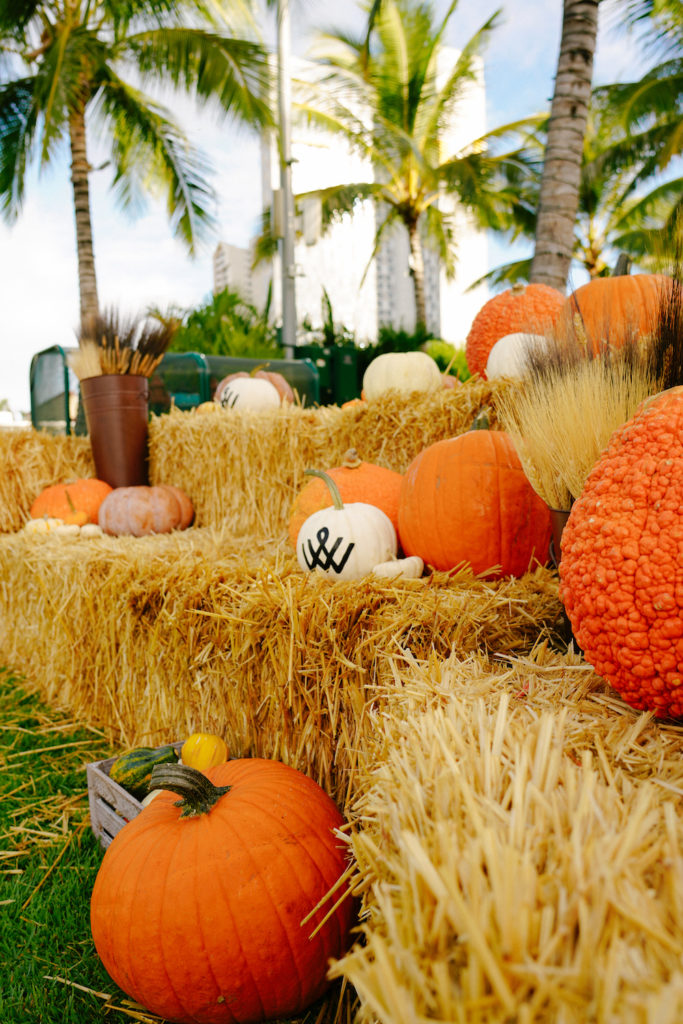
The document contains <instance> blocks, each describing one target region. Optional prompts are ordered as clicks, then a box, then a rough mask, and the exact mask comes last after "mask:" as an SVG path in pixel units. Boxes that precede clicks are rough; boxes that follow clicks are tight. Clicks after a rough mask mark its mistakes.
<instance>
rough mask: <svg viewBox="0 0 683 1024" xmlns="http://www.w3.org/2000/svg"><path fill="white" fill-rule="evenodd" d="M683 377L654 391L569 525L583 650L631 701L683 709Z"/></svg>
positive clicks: (568, 557)
mask: <svg viewBox="0 0 683 1024" xmlns="http://www.w3.org/2000/svg"><path fill="white" fill-rule="evenodd" d="M682 438H683V387H676V388H671V389H670V390H668V391H664V392H662V394H661V395H658V396H655V397H652V398H649V399H646V400H645V401H644V402H643V403H642V404H641V405H640V407H639V409H638V410H637V412H636V413H635V415H634V416H633V417H632V418H631V419H630V420H629V421H628V422H627V423H625V424H624V426H622V427H619V429H618V430H616V431H615V432H614V433H613V434H612V437H611V438H610V441H609V444H608V445H607V447H606V448H605V450H604V451H603V453H602V455H601V456H600V458H599V459H598V461H597V462H596V464H595V466H594V467H593V469H592V470H591V473H590V474H589V476H588V479H587V481H586V483H585V485H584V488H583V490H582V492H581V496H580V497H579V498H578V499H577V500H576V501H575V502H574V504H573V506H572V510H571V512H570V515H569V518H568V521H567V525H566V526H565V528H564V531H563V533H562V558H561V561H560V596H561V598H562V601H563V603H564V606H565V609H566V611H567V615H568V616H569V620H570V622H571V625H572V631H573V633H574V635H575V637H576V639H577V641H578V643H579V644H580V646H581V649H582V650H583V652H584V657H585V659H586V661H588V662H589V663H590V664H591V665H592V666H593V668H594V669H595V671H596V672H597V673H598V674H599V675H601V676H602V677H603V678H604V679H606V680H607V682H608V683H609V684H610V686H612V687H613V688H614V689H615V690H616V691H617V692H618V693H619V694H620V695H621V697H622V698H623V699H624V700H625V701H626V703H628V704H630V705H631V706H632V707H634V708H637V709H639V710H650V711H653V712H654V713H655V714H656V715H659V716H672V717H677V718H678V717H680V716H682V715H683V617H682V616H681V599H682V595H683V561H682V559H681V552H683V519H682V517H681V508H683V442H682V440H681V439H682Z"/></svg>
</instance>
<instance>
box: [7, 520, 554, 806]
mask: <svg viewBox="0 0 683 1024" xmlns="http://www.w3.org/2000/svg"><path fill="white" fill-rule="evenodd" d="M0 577H1V578H2V580H3V587H2V588H1V590H0V662H4V663H5V664H8V665H11V666H12V667H13V668H14V669H15V670H17V671H20V672H22V673H24V674H25V675H26V676H28V677H29V678H30V679H32V680H33V681H35V682H36V683H37V684H38V685H39V687H40V690H41V692H42V693H43V695H44V696H45V698H46V699H47V700H48V701H50V702H52V703H58V704H59V705H60V706H67V707H69V708H71V709H72V711H73V713H74V714H75V715H76V716H77V717H78V718H80V719H82V720H83V721H86V722H88V723H90V724H92V725H94V726H96V727H98V728H101V729H103V730H104V731H105V732H106V733H107V734H108V735H109V736H110V737H111V738H112V739H113V740H115V741H116V742H117V743H119V744H121V745H125V746H130V745H135V744H140V743H144V744H149V743H160V742H162V741H168V740H172V739H179V738H182V737H183V736H185V735H187V734H188V733H190V732H193V731H195V730H197V729H207V730H210V731H217V732H220V733H221V734H223V735H224V736H225V737H226V740H227V742H228V745H229V747H230V749H231V750H232V752H233V754H234V755H246V754H250V755H258V756H263V757H272V758H277V759H279V760H282V761H284V762H285V763H288V764H292V765H294V766H295V767H298V768H300V769H302V770H303V771H305V772H306V773H307V774H310V775H311V776H312V777H313V778H315V779H316V780H317V781H318V782H319V783H320V784H321V785H323V786H324V788H325V789H327V791H328V792H330V793H331V794H333V795H334V796H335V797H336V798H337V799H339V800H340V801H341V802H342V803H345V802H346V800H347V798H348V795H349V794H350V793H351V792H352V791H353V789H354V786H355V782H354V779H355V773H356V769H357V765H358V761H359V758H360V757H361V756H362V751H363V749H364V747H365V744H366V739H367V735H366V730H367V729H368V722H369V719H368V715H367V712H368V709H369V708H371V707H372V706H373V702H375V700H376V699H377V693H378V689H377V688H378V687H380V691H379V692H380V693H384V689H383V687H385V683H386V677H387V673H388V672H389V671H390V669H389V665H390V660H391V658H392V657H395V656H396V655H397V654H400V653H404V654H405V653H406V652H410V653H411V655H412V656H413V657H415V658H419V659H429V658H432V659H442V658H445V657H448V656H449V655H450V654H451V652H452V651H456V652H457V653H458V655H459V656H461V657H465V656H467V655H469V654H471V653H473V652H474V651H477V650H480V651H483V650H489V651H491V652H495V651H506V652H517V653H523V652H524V651H526V650H527V649H528V648H529V646H530V645H532V644H533V643H534V641H535V640H536V638H537V636H538V634H539V632H540V631H542V630H543V624H544V623H552V622H553V621H554V620H555V619H556V618H557V616H558V614H559V611H560V606H559V602H558V598H557V579H556V577H555V576H554V574H553V573H551V572H549V571H548V570H545V569H538V570H537V571H536V572H535V573H531V574H529V575H528V576H527V577H525V578H524V579H516V580H515V579H510V580H505V581H501V582H499V583H497V584H495V585H493V584H491V583H490V582H485V581H482V580H479V579H476V578H475V577H474V576H473V575H472V573H471V572H470V571H469V570H467V571H465V570H463V571H462V572H460V573H458V574H456V575H454V576H452V577H448V576H446V575H444V574H435V575H434V576H432V577H430V578H426V579H424V580H407V581H402V582H400V583H398V582H397V583H392V582H389V581H386V580H381V579H379V578H375V577H368V578H366V579H364V580H362V581H360V582H351V583H345V582H340V583H331V582H330V581H329V580H328V579H327V578H324V577H320V576H318V575H310V574H306V573H303V572H302V571H301V570H300V569H299V567H298V565H297V563H296V559H295V557H294V555H293V554H292V553H291V552H290V551H289V550H288V549H285V547H284V545H281V546H279V547H278V545H277V544H275V543H274V542H272V541H271V542H260V543H257V542H255V541H254V540H253V539H241V538H234V537H232V536H231V535H229V534H227V533H225V532H218V531H212V530H209V529H207V528H204V529H200V528H194V529H192V530H188V531H184V532H179V533H175V534H169V535H163V536H151V537H142V538H106V537H105V538H102V539H100V540H97V541H93V542H87V541H82V540H74V541H69V542H66V543H65V542H63V541H61V540H59V539H57V538H54V537H52V536H51V535H47V536H45V537H44V538H41V540H40V543H36V541H35V540H31V539H30V538H26V537H24V536H23V535H22V534H17V535H16V536H14V537H4V538H0Z"/></svg>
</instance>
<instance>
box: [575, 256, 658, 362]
mask: <svg viewBox="0 0 683 1024" xmlns="http://www.w3.org/2000/svg"><path fill="white" fill-rule="evenodd" d="M672 288H673V278H670V277H667V276H666V275H664V274H633V275H629V274H623V275H619V276H618V277H597V278H595V279H594V280H592V281H588V283H587V284H584V285H582V286H581V287H580V288H577V289H576V291H575V292H572V294H571V295H569V296H568V298H567V299H566V300H565V302H564V304H563V306H562V309H561V310H560V315H559V317H558V321H557V325H556V329H557V333H558V336H559V338H560V339H561V340H563V341H568V342H570V343H576V342H578V343H580V344H584V343H586V344H588V345H589V346H590V349H591V351H592V353H593V355H597V354H598V352H600V351H601V349H602V348H604V347H605V346H606V345H609V346H610V347H611V348H622V347H623V346H624V344H625V343H626V342H627V341H632V342H638V341H640V340H641V339H646V338H647V337H648V336H651V335H652V334H653V333H654V331H655V329H656V326H657V319H658V316H659V312H660V307H661V305H662V302H663V301H665V300H666V297H667V295H668V294H669V293H670V291H671V289H672Z"/></svg>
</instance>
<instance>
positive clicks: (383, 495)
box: [288, 448, 403, 548]
mask: <svg viewBox="0 0 683 1024" xmlns="http://www.w3.org/2000/svg"><path fill="white" fill-rule="evenodd" d="M327 473H328V475H329V476H331V477H332V479H333V480H334V482H335V483H336V485H337V487H338V489H339V494H340V496H341V499H342V501H343V502H344V503H345V504H347V505H348V504H351V503H352V502H357V501H362V502H365V503H366V504H367V505H375V506H376V507H377V508H379V509H381V510H382V512H384V513H385V515H387V516H388V517H389V519H390V520H391V522H392V525H393V527H394V529H395V530H398V500H399V495H400V493H401V483H402V481H403V476H402V474H401V473H396V472H395V471H394V470H393V469H386V467H384V466H376V465H375V464H374V463H372V462H363V461H362V459H360V457H359V456H358V453H357V452H356V451H355V449H353V448H350V449H349V450H348V451H347V452H346V454H345V455H344V460H343V462H342V464H341V465H340V466H336V467H335V468H334V469H328V470H327ZM332 503H333V502H332V495H331V494H330V489H329V487H328V486H327V485H326V484H325V482H324V481H323V480H320V479H319V478H318V477H314V478H312V479H311V480H309V481H308V483H306V484H304V486H303V487H302V489H301V491H300V492H299V494H298V495H297V496H296V498H295V500H294V503H293V505H292V508H291V511H290V513H289V527H288V534H289V540H290V543H291V545H292V547H294V548H295V547H296V539H297V537H298V536H299V530H300V529H301V527H302V526H303V524H304V522H305V521H306V520H307V519H308V517H309V516H311V515H313V513H314V512H319V511H320V509H323V508H331V506H332Z"/></svg>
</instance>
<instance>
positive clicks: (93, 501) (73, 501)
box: [30, 477, 112, 525]
mask: <svg viewBox="0 0 683 1024" xmlns="http://www.w3.org/2000/svg"><path fill="white" fill-rule="evenodd" d="M111 491H112V488H111V487H110V485H109V484H108V483H105V481H104V480H97V479H96V478H94V477H91V478H84V479H82V480H73V481H71V482H70V483H65V484H52V486H50V487H46V488H45V489H44V490H43V491H41V492H40V494H39V495H38V497H37V498H36V499H35V501H34V502H33V504H32V505H31V509H30V516H31V519H40V518H41V517H42V516H48V517H50V518H54V519H61V520H62V522H64V523H79V525H80V524H81V523H83V522H85V523H96V522H97V516H98V512H99V509H100V505H101V504H102V502H103V501H104V499H105V498H106V497H107V495H108V494H110V493H111ZM84 517H85V518H84Z"/></svg>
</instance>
